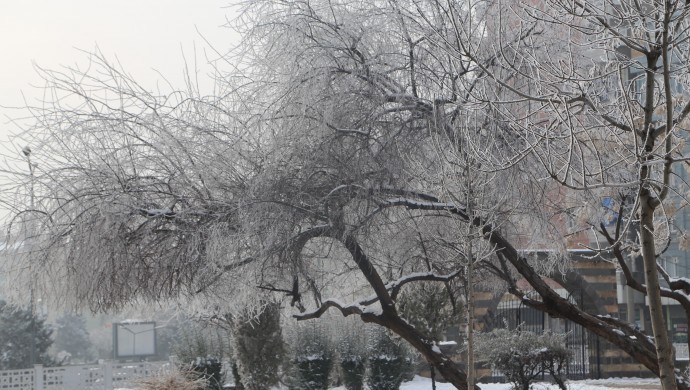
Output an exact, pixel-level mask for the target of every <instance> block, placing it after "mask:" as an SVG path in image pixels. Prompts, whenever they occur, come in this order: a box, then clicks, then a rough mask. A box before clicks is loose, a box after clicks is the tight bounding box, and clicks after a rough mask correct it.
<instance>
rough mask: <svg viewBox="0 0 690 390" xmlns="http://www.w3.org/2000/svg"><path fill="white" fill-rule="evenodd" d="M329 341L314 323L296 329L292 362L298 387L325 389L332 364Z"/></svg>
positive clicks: (321, 329)
mask: <svg viewBox="0 0 690 390" xmlns="http://www.w3.org/2000/svg"><path fill="white" fill-rule="evenodd" d="M331 349H332V348H331V342H330V340H329V338H328V336H327V333H326V331H325V330H324V329H323V328H322V327H321V326H320V325H317V324H315V323H312V324H309V325H306V326H301V327H299V328H298V329H297V338H296V343H295V346H294V350H295V359H294V363H295V366H296V368H297V376H298V383H299V386H300V389H305V390H326V389H328V377H329V374H330V372H331V367H332V365H333V357H332V355H333V354H332V351H331Z"/></svg>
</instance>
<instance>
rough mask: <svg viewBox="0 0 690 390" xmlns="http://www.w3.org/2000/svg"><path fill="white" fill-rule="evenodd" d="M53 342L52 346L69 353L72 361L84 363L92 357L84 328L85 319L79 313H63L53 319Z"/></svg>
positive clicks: (90, 346) (91, 349)
mask: <svg viewBox="0 0 690 390" xmlns="http://www.w3.org/2000/svg"><path fill="white" fill-rule="evenodd" d="M54 337H55V343H54V344H53V348H54V349H55V350H56V351H58V354H59V353H61V352H66V353H68V354H69V361H70V362H72V363H77V362H81V363H86V362H88V361H89V360H91V359H93V358H94V351H93V347H92V345H91V339H90V337H89V332H88V330H87V329H86V319H85V318H84V316H82V315H80V314H74V313H65V314H64V315H63V316H62V317H60V318H58V319H57V321H55V330H54Z"/></svg>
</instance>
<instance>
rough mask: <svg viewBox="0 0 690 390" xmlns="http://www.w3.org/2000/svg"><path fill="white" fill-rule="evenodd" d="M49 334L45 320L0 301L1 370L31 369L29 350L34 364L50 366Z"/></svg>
mask: <svg viewBox="0 0 690 390" xmlns="http://www.w3.org/2000/svg"><path fill="white" fill-rule="evenodd" d="M52 333H53V330H52V329H50V327H48V326H47V325H46V323H45V320H44V319H43V318H41V317H40V316H38V315H36V314H35V313H32V312H31V310H28V309H25V308H21V307H19V306H15V305H11V304H8V303H7V302H5V301H2V300H0V369H2V370H17V369H21V368H30V367H31V364H32V363H31V355H32V350H33V355H34V363H35V364H45V365H49V364H51V363H53V359H52V357H51V356H49V355H48V348H50V346H51V345H52V344H53V339H52Z"/></svg>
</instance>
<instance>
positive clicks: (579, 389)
mask: <svg viewBox="0 0 690 390" xmlns="http://www.w3.org/2000/svg"><path fill="white" fill-rule="evenodd" d="M479 387H480V388H481V389H482V390H509V389H510V384H508V383H487V384H479ZM532 388H533V389H534V390H558V386H556V385H550V384H546V383H535V384H534V385H533V386H532ZM568 388H569V389H570V390H657V389H661V386H660V385H659V380H658V379H640V378H614V379H597V380H583V381H568ZM430 389H431V380H430V379H427V378H422V377H419V376H417V377H415V378H414V380H413V381H411V382H405V383H403V384H402V386H400V390H430ZM436 389H437V390H454V389H455V387H453V386H452V385H449V384H447V383H437V384H436ZM331 390H345V387H336V388H333V389H331Z"/></svg>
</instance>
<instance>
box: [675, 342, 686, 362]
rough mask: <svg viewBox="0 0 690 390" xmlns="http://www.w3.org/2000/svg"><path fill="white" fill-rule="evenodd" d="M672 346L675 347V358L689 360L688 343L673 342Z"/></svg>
mask: <svg viewBox="0 0 690 390" xmlns="http://www.w3.org/2000/svg"><path fill="white" fill-rule="evenodd" d="M673 348H675V349H676V360H690V354H688V343H673Z"/></svg>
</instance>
